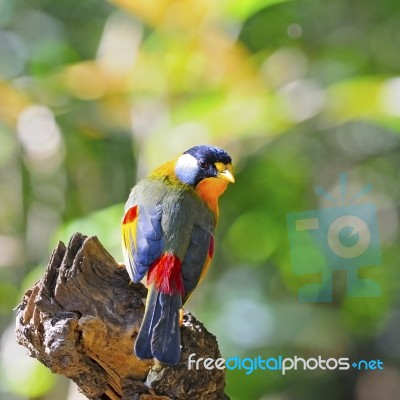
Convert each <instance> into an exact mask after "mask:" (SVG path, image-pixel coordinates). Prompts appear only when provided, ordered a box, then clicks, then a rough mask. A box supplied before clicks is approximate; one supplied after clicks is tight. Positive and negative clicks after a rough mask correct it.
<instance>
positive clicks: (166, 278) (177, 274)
mask: <svg viewBox="0 0 400 400" xmlns="http://www.w3.org/2000/svg"><path fill="white" fill-rule="evenodd" d="M181 265H182V262H181V260H179V258H178V257H176V256H174V255H173V254H168V253H165V254H163V255H162V256H161V257H160V258H159V259H158V260H156V261H155V262H154V263H153V264H152V265H151V266H150V269H149V272H148V275H147V285H151V284H154V285H155V287H156V289H157V290H158V291H159V292H160V293H163V294H175V293H180V294H181V296H183V293H184V289H183V281H182V270H181Z"/></svg>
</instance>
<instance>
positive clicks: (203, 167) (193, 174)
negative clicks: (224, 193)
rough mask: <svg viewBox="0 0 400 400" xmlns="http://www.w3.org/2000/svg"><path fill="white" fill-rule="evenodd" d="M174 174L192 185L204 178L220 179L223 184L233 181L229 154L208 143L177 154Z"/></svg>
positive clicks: (194, 185) (195, 185)
mask: <svg viewBox="0 0 400 400" xmlns="http://www.w3.org/2000/svg"><path fill="white" fill-rule="evenodd" d="M175 174H176V176H177V178H178V179H179V180H180V181H181V182H183V183H185V184H187V185H190V186H193V187H197V186H198V185H199V183H200V182H202V181H204V180H213V181H214V180H215V182H217V181H222V182H224V186H226V184H228V183H229V182H231V183H233V182H235V178H234V177H233V173H232V159H231V157H230V155H229V154H228V153H227V152H226V151H225V150H222V149H220V148H218V147H214V146H208V145H201V146H195V147H192V148H190V149H189V150H187V151H185V152H184V153H183V154H182V155H181V156H179V157H178V159H177V161H176V164H175ZM222 182H221V183H222Z"/></svg>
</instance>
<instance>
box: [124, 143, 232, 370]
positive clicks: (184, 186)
mask: <svg viewBox="0 0 400 400" xmlns="http://www.w3.org/2000/svg"><path fill="white" fill-rule="evenodd" d="M234 181H235V178H234V175H233V168H232V159H231V156H230V155H229V154H228V153H227V152H226V151H225V150H223V149H221V148H218V147H215V146H211V145H199V146H194V147H192V148H190V149H188V150H187V151H185V152H184V153H183V154H181V155H180V156H178V157H177V158H175V159H173V160H172V161H169V162H167V163H165V164H163V165H161V166H160V167H158V168H157V169H155V170H154V171H153V172H151V173H150V174H149V175H148V176H147V177H146V178H144V179H142V180H141V181H139V182H138V183H137V184H136V185H135V186H134V187H133V189H132V190H131V192H130V195H129V198H128V200H127V202H126V204H125V210H124V216H123V219H122V251H123V257H124V265H125V268H126V270H127V272H128V275H129V277H130V279H131V281H133V282H139V281H141V280H142V279H143V278H144V277H145V276H146V278H147V282H146V285H147V288H148V294H147V299H146V304H145V312H144V317H143V320H142V323H141V326H140V329H139V332H138V335H137V337H136V341H135V345H134V352H135V354H136V356H137V357H138V358H140V359H152V358H153V359H155V360H158V361H159V362H160V363H162V364H166V365H176V364H178V362H179V360H180V354H181V338H180V313H181V309H182V307H183V305H184V304H185V302H186V301H187V300H188V298H189V296H190V295H191V294H192V292H193V291H194V289H195V288H196V286H197V285H198V283H199V282H200V281H201V280H202V279H203V278H204V275H205V274H206V272H207V269H208V267H209V264H210V261H211V259H212V256H213V253H214V234H215V229H216V226H217V222H218V217H219V207H218V198H219V197H220V195H222V193H223V192H224V191H225V189H226V188H227V186H228V184H229V183H233V182H234Z"/></svg>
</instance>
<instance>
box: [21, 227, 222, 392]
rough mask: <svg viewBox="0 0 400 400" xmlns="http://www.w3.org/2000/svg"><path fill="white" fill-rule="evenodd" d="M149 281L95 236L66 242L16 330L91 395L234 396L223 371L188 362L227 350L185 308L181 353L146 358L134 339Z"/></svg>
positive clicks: (26, 302) (26, 300) (25, 303)
mask: <svg viewBox="0 0 400 400" xmlns="http://www.w3.org/2000/svg"><path fill="white" fill-rule="evenodd" d="M145 297H146V288H145V287H144V286H143V285H142V284H140V283H139V284H132V283H129V277H128V274H127V273H126V271H125V269H124V268H121V267H120V266H119V265H118V264H117V263H116V262H115V260H114V259H113V258H112V257H111V255H110V254H109V253H108V252H107V251H106V250H105V249H104V248H103V246H102V245H101V243H100V242H99V241H98V239H97V238H96V237H86V236H84V235H82V234H79V233H76V234H75V235H73V237H72V238H71V240H70V242H69V244H68V246H67V247H65V245H64V244H63V243H59V245H58V246H57V248H56V249H55V250H54V251H53V254H52V256H51V259H50V262H49V264H48V266H47V270H46V273H45V275H44V276H43V278H42V279H41V280H40V281H39V282H38V283H36V284H35V285H34V286H33V287H32V288H31V289H29V290H28V291H27V292H26V293H25V295H24V297H23V299H22V302H21V304H20V305H19V307H18V309H17V324H16V336H17V341H18V343H20V344H21V345H23V346H25V347H27V348H28V349H29V352H30V355H31V356H32V357H35V358H37V359H38V360H39V361H41V362H42V363H43V364H44V365H46V366H47V367H48V368H50V370H51V371H52V372H54V373H57V374H62V375H65V376H67V377H68V378H70V379H72V380H73V381H74V382H75V383H76V384H77V385H78V386H79V388H80V390H81V391H82V393H83V394H85V395H86V397H88V398H90V399H104V400H107V399H109V400H117V399H122V400H128V399H138V400H150V399H227V397H226V396H225V394H224V385H225V383H224V371H221V370H218V369H214V370H206V369H201V370H195V369H191V370H189V369H188V366H187V359H188V356H189V354H191V353H196V355H197V357H214V358H218V357H219V356H220V353H219V349H218V345H217V341H216V338H215V337H214V336H213V335H212V334H210V333H209V332H208V331H207V330H206V329H205V328H204V326H203V325H202V323H201V322H199V321H197V320H196V319H195V318H194V317H193V316H191V315H190V314H185V316H184V323H183V326H182V328H181V333H182V355H181V361H180V363H179V364H178V365H176V366H174V367H161V368H160V365H158V366H157V367H155V366H153V364H154V363H153V361H151V360H147V361H143V360H139V359H137V358H136V357H135V355H134V354H133V343H134V340H135V337H136V335H137V332H138V329H139V326H140V322H141V319H142V316H143V311H144V305H143V298H145Z"/></svg>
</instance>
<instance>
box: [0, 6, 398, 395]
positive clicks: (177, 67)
mask: <svg viewBox="0 0 400 400" xmlns="http://www.w3.org/2000/svg"><path fill="white" fill-rule="evenodd" d="M399 19H400V4H399V3H398V2H396V1H394V0H389V1H384V2H377V1H371V0H369V1H365V0H363V1H362V0H355V1H352V2H348V1H346V0H336V1H326V0H307V1H306V0H291V1H283V0H249V1H239V0H229V1H228V0H222V1H219V2H212V1H210V0H191V1H185V0H155V1H153V2H149V1H145V0H110V1H109V2H99V1H94V0H86V1H85V2H79V1H76V0H74V1H71V0H70V1H63V0H61V1H58V2H54V1H50V0H31V1H29V2H28V1H26V0H0V279H1V282H0V332H4V333H3V334H2V339H1V348H0V360H1V363H0V398H4V399H15V400H21V399H28V398H36V399H38V398H40V399H50V400H52V399H55V398H57V399H62V398H63V397H62V396H65V395H64V393H65V390H63V391H61V392H60V387H63V386H60V384H59V383H58V384H57V385H54V382H55V380H54V378H52V377H51V376H50V375H49V373H48V372H47V371H46V370H45V369H44V368H41V366H39V367H37V364H32V365H31V364H29V366H28V364H25V362H29V361H31V360H29V359H28V358H27V357H26V355H25V352H24V351H23V349H20V351H19V352H18V350H16V349H15V348H14V346H13V345H12V344H11V343H12V341H13V338H12V330H11V328H10V326H12V325H13V314H12V308H13V307H14V306H15V305H16V304H17V303H18V301H19V299H20V298H21V292H22V291H23V290H24V289H26V288H27V287H29V285H31V284H32V283H33V282H34V281H35V280H36V279H38V278H39V277H40V276H41V274H42V273H43V271H44V266H45V264H46V262H47V260H48V258H49V255H50V250H51V247H52V246H54V244H55V243H56V242H57V241H58V240H63V241H66V240H68V238H69V237H70V235H71V234H72V233H73V232H74V231H81V232H83V233H85V234H91V235H97V236H99V238H100V240H101V241H102V242H103V243H104V244H105V246H106V247H107V248H108V250H109V251H110V252H111V254H113V256H114V257H115V258H116V259H117V260H120V259H121V253H120V248H119V246H120V245H119V240H120V239H119V228H120V218H121V215H122V210H123V203H124V201H125V200H126V198H127V196H128V193H129V190H130V188H131V187H132V186H133V185H134V183H135V181H136V180H137V179H139V178H141V177H143V176H145V175H146V173H147V172H148V171H149V170H151V169H152V168H154V167H155V166H157V165H159V164H161V163H162V162H163V161H166V160H168V159H170V158H172V157H175V156H176V155H177V154H179V153H181V152H182V151H183V150H185V149H186V148H188V147H190V146H192V145H195V144H199V143H213V144H216V145H220V146H221V147H224V148H226V149H227V150H229V152H230V153H231V154H232V156H233V158H234V163H235V168H236V175H237V183H235V185H231V187H229V190H228V192H227V194H226V195H225V196H224V197H223V198H222V200H221V221H220V226H219V230H218V235H217V247H216V255H215V260H214V261H213V268H212V269H211V271H210V273H209V276H208V277H207V279H206V281H205V283H204V284H202V287H201V288H200V289H199V290H198V291H197V292H196V295H195V296H193V298H192V299H191V302H190V304H189V305H188V307H189V309H191V310H192V311H194V312H195V314H196V315H197V316H198V317H199V318H201V319H203V320H204V322H205V324H206V326H208V327H209V329H210V330H211V331H212V332H213V333H215V334H216V335H217V336H218V339H219V343H220V346H221V349H222V353H223V356H224V357H226V358H228V357H231V356H234V355H240V356H242V357H253V356H254V357H255V356H257V355H262V356H264V357H270V356H278V355H283V356H285V355H286V356H294V355H299V356H309V357H313V356H318V355H322V356H326V357H330V356H335V357H350V358H351V357H355V358H366V359H369V358H371V359H372V358H380V359H382V360H383V361H384V362H385V370H384V371H380V372H375V373H374V374H373V375H371V374H369V373H368V372H365V371H356V370H351V371H345V373H343V372H339V371H328V372H326V371H319V372H317V371H313V372H302V371H297V372H293V373H291V374H287V375H286V376H281V375H280V374H279V372H265V371H261V372H255V373H253V374H251V375H246V374H245V373H244V372H243V371H228V373H227V392H228V393H229V395H230V396H231V398H232V399H233V400H242V399H243V400H245V399H246V400H247V399H249V398H250V399H262V400H289V399H295V400H297V399H299V400H303V399H304V400H314V399H320V398H322V397H323V398H324V399H326V400H330V399H332V400H334V399H335V400H336V399H355V400H374V399H377V398H379V399H390V400H392V399H394V398H400V388H399V385H398V381H399V376H400V369H399V365H400V346H399V344H398V339H397V337H398V331H399V328H400V321H399V318H400V312H399V304H400V303H399V295H398V292H399V291H398V288H397V286H398V285H397V282H398V281H399V278H400V277H399V275H400V273H399V269H398V267H397V266H398V265H399V262H400V256H399V250H400V246H399V218H398V213H399V196H400V191H399V184H398V182H399V178H400V177H399V171H400V157H399V155H400V136H399V135H398V134H399V132H400V118H399V117H400V76H399V75H398V74H399V69H400V58H399V56H398V55H399V50H400V33H399V30H398V21H399ZM343 171H345V172H348V173H349V191H350V192H352V193H356V192H357V191H358V190H360V188H361V187H363V186H364V185H366V184H369V183H371V184H372V185H373V191H372V192H371V193H369V194H368V195H366V196H365V199H363V201H367V202H368V201H369V202H372V203H374V204H375V205H376V207H377V210H378V223H379V228H380V237H381V245H382V255H383V262H382V266H376V267H368V268H362V269H361V270H360V271H359V274H360V276H362V277H364V278H368V279H372V280H374V281H377V282H378V283H379V285H380V287H381V295H380V296H379V297H376V298H349V297H347V296H346V274H345V271H337V272H335V274H334V301H333V302H332V303H326V304H325V303H301V302H299V301H298V299H297V293H298V290H299V289H300V288H301V287H302V286H303V285H305V284H308V283H313V282H314V283H315V282H318V281H319V278H320V275H319V274H318V273H308V274H295V271H294V270H293V269H292V265H291V260H290V251H289V241H288V235H287V227H286V215H287V213H289V212H294V211H296V212H297V211H305V210H313V209H316V208H319V207H322V208H323V207H327V206H328V204H327V203H326V202H325V201H324V199H323V198H321V197H320V196H318V195H316V194H315V193H314V187H315V186H316V185H320V186H323V187H324V188H325V189H326V190H327V191H328V192H330V193H333V194H338V193H339V189H338V174H339V173H340V172H343ZM305 251H306V250H305ZM310 251H312V249H310ZM305 255H308V254H305ZM26 360H28V361H26ZM22 370H24V371H25V373H24V374H23V375H19V374H18V371H22ZM57 390H58V392H57ZM376 393H378V394H377V395H375V394H376ZM64 398H65V397H64ZM71 399H72V398H69V400H71Z"/></svg>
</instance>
